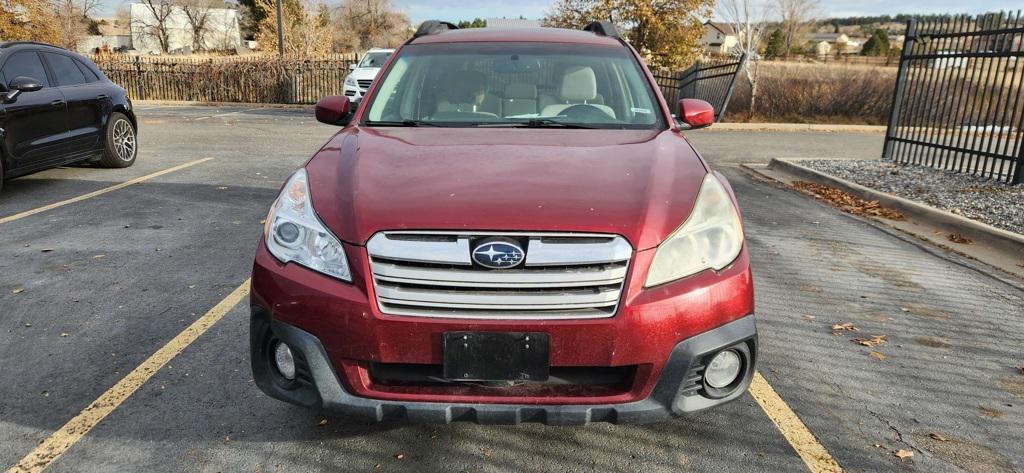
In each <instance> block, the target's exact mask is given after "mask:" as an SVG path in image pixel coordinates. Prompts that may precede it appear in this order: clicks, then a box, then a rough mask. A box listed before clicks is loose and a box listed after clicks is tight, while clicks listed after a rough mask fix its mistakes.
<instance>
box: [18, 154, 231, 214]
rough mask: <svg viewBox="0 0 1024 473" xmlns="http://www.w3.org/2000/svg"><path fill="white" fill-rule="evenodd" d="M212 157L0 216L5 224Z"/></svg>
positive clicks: (177, 169)
mask: <svg viewBox="0 0 1024 473" xmlns="http://www.w3.org/2000/svg"><path fill="white" fill-rule="evenodd" d="M212 159H213V158H203V159H197V160H195V161H190V162H187V163H185V164H180V165H178V166H174V167H172V168H167V169H164V170H163V171H157V172H154V173H152V174H146V175H145V176H141V177H136V178H135V179H129V180H127V181H124V182H122V183H120V184H115V185H112V186H110V187H104V188H103V189H100V190H97V191H92V192H90V193H88V194H82V195H80V196H78V197H72V198H70V199H67V200H62V201H60V202H54V203H52V204H49V205H44V206H42V207H37V208H34V209H32V210H26V211H24V212H21V213H16V214H14V215H8V216H6V217H0V224H4V223H7V222H13V221H15V220H18V219H22V218H25V217H29V216H32V215H35V214H37V213H42V212H46V211H47V210H53V209H55V208H57V207H63V206H65V205H68V204H73V203H75V202H81V201H83V200H85V199H91V198H93V197H96V196H98V195H103V194H106V193H107V192H114V191H116V190H118V189H124V188H125V187H128V186H131V185H135V184H138V183H140V182H145V181H148V180H150V179H153V178H154V177H160V176H163V175H164V174H169V173H172V172H175V171H180V170H182V169H185V168H187V167H191V166H195V165H196V164H202V163H205V162H207V161H210V160H212Z"/></svg>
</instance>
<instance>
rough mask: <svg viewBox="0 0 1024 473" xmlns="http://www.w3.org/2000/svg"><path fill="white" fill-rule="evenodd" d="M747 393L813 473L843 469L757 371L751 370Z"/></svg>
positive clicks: (840, 470) (829, 472) (830, 472)
mask: <svg viewBox="0 0 1024 473" xmlns="http://www.w3.org/2000/svg"><path fill="white" fill-rule="evenodd" d="M750 394H751V395H752V396H754V400H756V401H757V403H758V404H760V405H761V409H764V412H765V414H768V417H769V418H770V419H771V420H772V422H773V423H775V426H776V427H778V429H779V432H782V435H783V436H784V437H786V441H788V442H789V444H790V445H792V446H793V449H794V450H796V453H797V454H798V455H800V459H802V460H803V461H804V464H806V465H807V468H808V469H809V470H811V471H812V472H814V473H824V472H827V473H838V472H842V471H843V468H842V467H840V466H839V463H838V462H836V460H835V459H834V458H832V455H831V454H830V453H828V450H825V447H824V446H823V445H821V443H819V442H818V439H817V438H815V437H814V434H812V433H811V431H810V430H807V426H806V425H804V423H803V421H801V420H800V418H799V417H797V416H796V413H794V412H793V410H792V409H790V408H789V406H788V405H787V404H786V401H783V400H782V398H781V397H779V393H777V392H775V389H773V388H772V386H771V385H770V384H768V380H766V379H764V376H761V373H759V372H755V373H754V380H753V382H751V383H750Z"/></svg>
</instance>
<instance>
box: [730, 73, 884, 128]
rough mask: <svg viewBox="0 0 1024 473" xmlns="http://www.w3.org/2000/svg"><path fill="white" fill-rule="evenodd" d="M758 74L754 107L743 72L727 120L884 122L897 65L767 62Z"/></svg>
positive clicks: (865, 123) (878, 123) (866, 123)
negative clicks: (756, 97) (887, 66)
mask: <svg viewBox="0 0 1024 473" xmlns="http://www.w3.org/2000/svg"><path fill="white" fill-rule="evenodd" d="M759 76H760V78H759V82H758V88H759V92H758V104H757V109H756V110H755V111H754V113H751V110H750V86H749V85H748V84H747V81H746V78H745V77H740V78H739V80H738V81H737V83H736V90H735V92H733V96H732V100H731V101H730V102H729V109H728V112H727V114H726V120H728V121H746V122H786V123H842V124H862V125H884V124H885V123H886V120H887V118H888V115H889V106H890V104H891V101H892V92H893V88H894V86H895V81H896V69H895V68H891V67H889V68H883V67H871V66H859V65H836V64H829V65H825V64H800V63H779V62H765V63H762V64H761V65H760V67H759Z"/></svg>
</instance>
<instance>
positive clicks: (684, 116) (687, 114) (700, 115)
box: [679, 99, 715, 130]
mask: <svg viewBox="0 0 1024 473" xmlns="http://www.w3.org/2000/svg"><path fill="white" fill-rule="evenodd" d="M679 120H680V121H682V122H683V123H685V124H687V125H690V129H691V130H696V129H698V128H707V127H709V126H711V124H712V123H715V108H714V107H712V106H711V104H709V103H707V102H705V101H703V100H699V99H682V100H680V101H679Z"/></svg>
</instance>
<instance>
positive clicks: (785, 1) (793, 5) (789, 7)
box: [775, 0, 820, 58]
mask: <svg viewBox="0 0 1024 473" xmlns="http://www.w3.org/2000/svg"><path fill="white" fill-rule="evenodd" d="M819 7H820V5H819V4H818V0H775V9H776V10H777V13H778V14H779V16H780V17H781V18H782V22H781V23H780V24H779V26H780V29H781V30H782V44H783V45H784V46H785V47H786V50H785V51H784V52H783V56H785V57H787V58H788V57H789V53H790V51H792V50H793V43H794V42H795V41H796V37H797V35H798V34H799V33H800V28H801V27H802V26H804V25H805V24H807V23H810V22H812V21H813V20H814V19H815V16H817V14H818V12H819Z"/></svg>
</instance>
